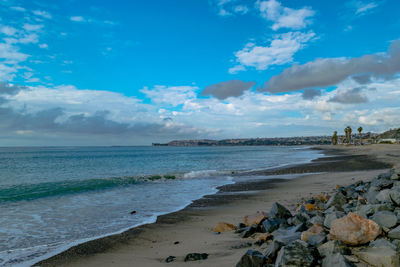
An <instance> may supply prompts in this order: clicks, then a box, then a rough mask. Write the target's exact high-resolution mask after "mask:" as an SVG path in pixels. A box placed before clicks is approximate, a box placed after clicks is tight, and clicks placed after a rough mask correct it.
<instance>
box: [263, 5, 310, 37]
mask: <svg viewBox="0 0 400 267" xmlns="http://www.w3.org/2000/svg"><path fill="white" fill-rule="evenodd" d="M256 7H257V8H258V9H259V10H260V12H261V16H262V17H263V18H265V19H267V20H269V21H272V22H273V25H272V26H271V28H272V29H273V30H275V31H276V30H278V29H280V28H290V29H296V30H297V29H303V28H305V27H307V25H309V24H311V23H312V21H311V17H313V16H314V14H315V11H313V10H312V9H311V8H310V7H303V8H300V9H292V8H288V7H284V6H282V4H281V3H280V2H278V1H276V0H268V1H257V3H256Z"/></svg>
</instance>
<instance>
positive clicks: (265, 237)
mask: <svg viewBox="0 0 400 267" xmlns="http://www.w3.org/2000/svg"><path fill="white" fill-rule="evenodd" d="M272 238H273V235H272V234H270V233H265V234H260V235H258V236H256V243H257V244H259V245H261V244H263V243H265V242H266V241H267V240H269V239H272Z"/></svg>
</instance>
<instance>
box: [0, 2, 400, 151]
mask: <svg viewBox="0 0 400 267" xmlns="http://www.w3.org/2000/svg"><path fill="white" fill-rule="evenodd" d="M398 10H400V2H398V1H395V0H380V1H378V0H345V1H314V0H303V1H300V0H298V1H294V0H280V1H278V0H264V1H261V0H258V1H241V0H209V1H207V0H190V1H188V0H180V1H174V0H169V1H84V0H82V1H73V0H69V1H43V0H42V1H18V0H0V14H1V17H0V18H1V20H0V38H1V39H0V40H1V41H0V82H1V86H0V129H1V130H2V135H1V136H0V145H83V144H88V145H101V144H105V145H119V144H121V145H133V144H150V143H151V142H153V141H154V142H165V141H169V140H172V139H182V138H184V139H186V138H215V139H219V138H231V137H233V138H236V137H273V136H294V135H315V134H331V132H332V131H333V130H339V131H341V129H342V128H344V127H345V126H346V125H348V124H350V125H352V126H353V127H358V126H359V125H362V126H363V127H364V129H365V130H367V131H381V130H385V129H387V128H390V127H398V126H399V116H398V115H397V114H399V113H398V112H399V111H400V109H399V105H398V100H400V99H399V98H400V91H399V87H398V85H400V80H399V79H398V78H399V77H398V73H399V72H400V62H399V61H400V43H399V41H398V40H399V39H400V31H399V29H400V17H399V16H398V14H397V13H398Z"/></svg>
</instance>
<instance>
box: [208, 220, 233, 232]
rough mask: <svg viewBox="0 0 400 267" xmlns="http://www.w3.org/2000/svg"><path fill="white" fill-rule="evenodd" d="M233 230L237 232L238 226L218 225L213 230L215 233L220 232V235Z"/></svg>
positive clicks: (222, 223)
mask: <svg viewBox="0 0 400 267" xmlns="http://www.w3.org/2000/svg"><path fill="white" fill-rule="evenodd" d="M233 230H236V226H234V225H233V224H230V223H226V222H219V223H217V225H216V226H215V227H214V229H213V231H214V232H220V233H222V232H226V231H233Z"/></svg>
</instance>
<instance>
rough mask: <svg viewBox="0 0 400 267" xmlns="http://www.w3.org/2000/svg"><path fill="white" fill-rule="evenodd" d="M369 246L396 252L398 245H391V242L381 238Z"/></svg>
mask: <svg viewBox="0 0 400 267" xmlns="http://www.w3.org/2000/svg"><path fill="white" fill-rule="evenodd" d="M369 246H370V247H373V248H380V247H391V248H392V249H394V250H396V249H397V247H396V245H394V244H392V243H390V241H388V240H386V239H384V238H379V239H376V240H374V241H372V242H371V243H369Z"/></svg>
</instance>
